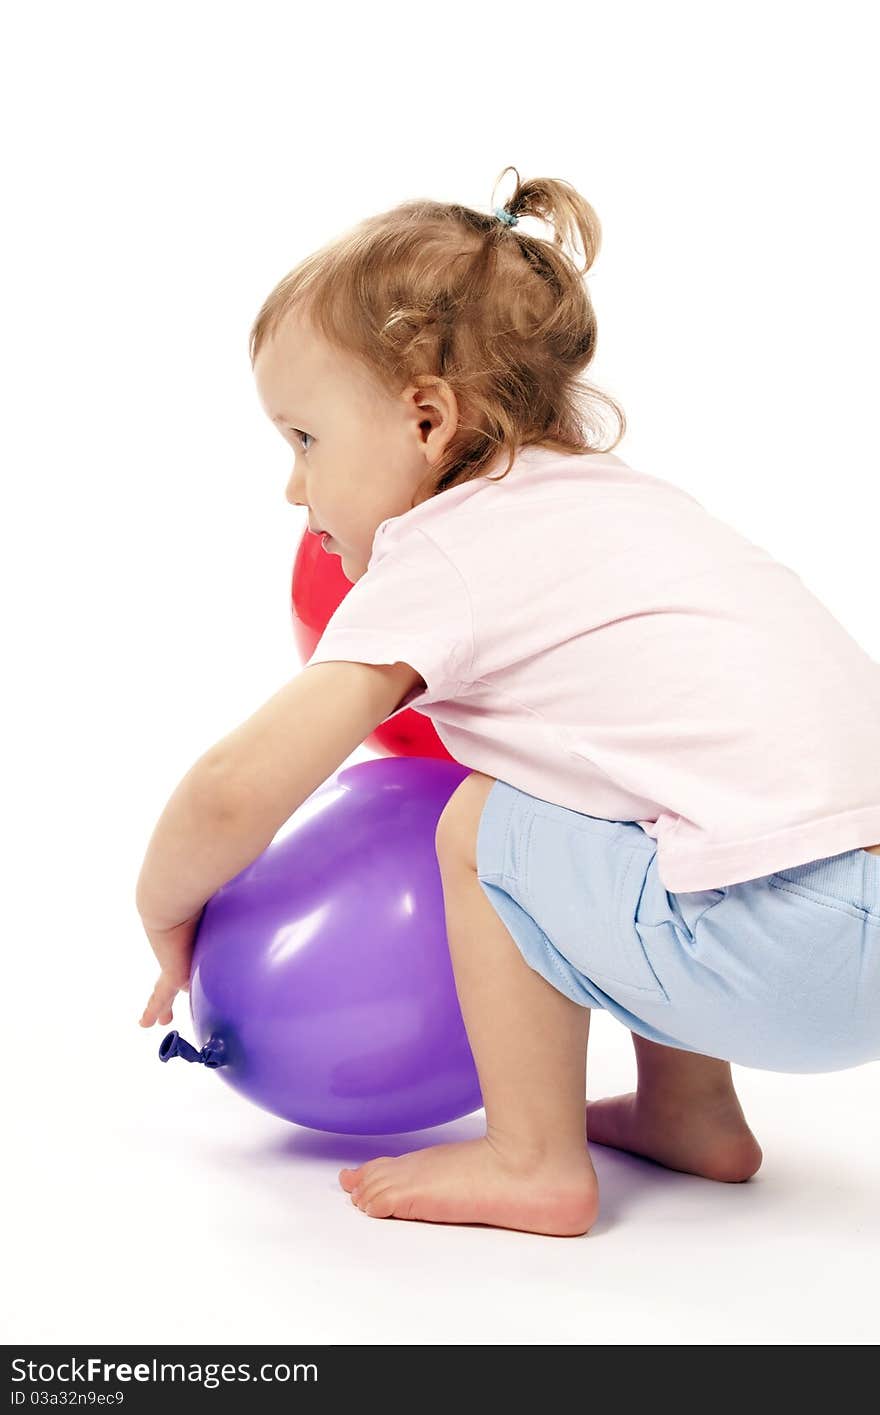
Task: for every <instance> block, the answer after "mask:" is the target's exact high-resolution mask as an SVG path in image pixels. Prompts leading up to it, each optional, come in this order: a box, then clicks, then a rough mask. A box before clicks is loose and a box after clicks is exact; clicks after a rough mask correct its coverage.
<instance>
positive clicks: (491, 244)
mask: <svg viewBox="0 0 880 1415" xmlns="http://www.w3.org/2000/svg"><path fill="white" fill-rule="evenodd" d="M509 170H513V171H514V172H515V171H516V169H515V168H513V169H509V168H505V169H504V171H505V172H506V171H509ZM501 175H502V176H503V175H504V173H502V174H501ZM517 177H518V174H517ZM499 180H500V179H499ZM506 209H507V211H508V212H509V213H511V215H514V216H516V217H517V218H522V217H523V216H534V217H538V218H540V219H541V220H544V221H547V222H549V223H552V224H553V226H554V233H553V243H552V244H551V243H550V242H549V241H545V240H543V239H541V238H539V237H536V236H530V235H527V234H526V233H525V232H524V231H521V230H520V229H519V227H518V226H515V225H508V224H506V223H505V222H503V221H502V220H500V219H499V218H498V217H497V216H495V215H494V214H493V215H491V216H486V215H484V214H483V213H482V212H479V211H476V210H473V209H471V208H470V207H466V206H459V205H457V204H455V203H445V204H444V203H441V202H434V201H428V200H417V201H409V202H404V203H403V204H402V205H400V206H397V207H394V208H393V209H392V210H390V211H386V212H383V213H381V214H380V215H378V216H372V217H368V218H367V219H366V220H365V221H362V222H360V224H359V225H357V226H355V227H354V228H353V229H352V230H351V231H350V232H348V233H346V234H345V235H343V236H342V237H340V238H339V239H338V240H336V241H333V242H332V243H331V244H330V245H328V246H324V247H322V248H321V249H320V250H318V251H316V252H314V253H313V254H312V255H310V256H308V257H307V258H306V259H305V260H304V261H302V262H301V263H300V264H299V265H298V266H297V267H296V268H295V269H294V270H293V271H291V273H290V274H289V275H287V276H286V277H285V278H284V279H283V280H282V281H281V282H280V283H279V284H278V285H277V286H276V288H275V289H274V290H273V291H272V292H271V293H270V295H269V296H268V297H267V299H266V300H265V301H264V304H263V307H262V309H261V310H260V312H259V314H258V316H257V319H256V321H255V322H254V326H253V328H252V330H251V334H250V356H251V364H252V367H253V369H254V375H255V378H256V382H257V388H258V393H259V397H260V401H261V403H262V405H263V407H264V409H265V411H266V413H267V415H268V416H269V417H270V418H271V419H272V420H273V422H274V424H275V425H276V426H277V427H278V428H279V431H280V432H281V435H282V436H283V437H284V438H285V440H286V441H288V442H289V443H290V445H291V446H292V447H293V448H294V451H295V453H296V458H295V462H294V467H293V471H292V473H291V477H290V483H289V486H288V490H287V496H288V500H289V501H291V502H292V503H295V504H299V505H306V506H308V507H309V509H310V512H311V515H310V525H311V526H312V528H313V529H321V530H326V531H329V532H330V534H331V535H332V537H333V540H332V542H331V543H330V547H329V548H330V549H331V550H332V551H334V552H335V553H336V554H341V556H342V565H343V570H344V571H345V574H346V575H347V576H348V578H349V579H351V580H356V579H358V578H359V577H360V576H361V575H362V574H363V573H364V571H365V570H366V566H367V562H368V560H369V557H370V551H371V547H372V541H373V536H374V534H375V530H376V527H377V526H378V525H379V523H380V522H381V521H383V520H386V519H387V518H388V517H391V516H397V515H400V514H402V513H403V512H405V511H407V510H409V509H410V508H411V507H412V506H415V505H417V504H419V503H420V502H422V501H425V500H426V499H427V498H428V497H430V496H435V495H437V494H438V493H440V492H442V491H445V490H447V488H449V487H450V486H454V485H456V484H458V483H460V482H462V481H467V480H469V479H470V478H472V477H475V476H481V475H483V474H484V473H485V472H486V471H487V470H488V469H489V468H491V467H494V466H495V465H496V463H499V460H500V461H503V460H505V459H506V461H507V466H506V467H505V469H504V472H503V473H502V475H505V474H506V472H507V471H508V470H509V469H510V466H511V465H512V462H513V457H514V455H515V453H516V450H517V449H518V448H519V447H523V446H529V445H535V444H540V445H543V446H546V447H553V448H556V449H558V450H560V451H564V452H591V451H608V450H610V448H612V447H616V446H617V444H618V443H619V442H620V440H621V438H622V437H623V434H624V431H625V427H626V420H625V416H624V413H623V411H622V409H621V408H620V406H619V405H618V404H617V402H616V401H615V400H614V399H613V398H611V397H610V396H609V395H607V394H604V393H600V392H599V391H598V390H597V389H595V388H594V387H593V386H592V385H591V384H589V383H587V382H586V381H585V380H584V379H583V378H581V377H580V375H581V374H582V373H583V371H584V370H585V369H586V368H587V367H588V365H589V364H590V362H591V361H592V358H593V355H594V353H595V347H596V319H595V315H594V313H593V307H592V304H591V302H590V297H589V294H588V292H587V289H586V286H585V283H584V280H583V276H584V275H585V274H586V272H587V271H588V270H589V269H590V267H591V265H592V264H593V261H594V260H595V257H596V255H597V253H598V250H599V244H600V239H601V228H600V225H599V220H598V217H597V216H596V213H595V212H594V211H593V208H592V207H591V206H590V204H589V203H588V202H587V201H586V200H585V199H584V198H583V197H582V196H581V195H580V194H579V193H578V192H577V191H575V189H574V188H573V187H572V186H571V185H570V184H569V183H568V182H564V181H561V180H557V179H552V178H547V179H535V180H533V181H529V182H520V181H519V180H518V181H517V186H516V190H515V191H514V193H513V195H512V196H511V198H510V200H509V201H508V202H507V207H506ZM575 232H576V233H577V236H578V237H579V240H580V245H581V247H582V249H583V252H584V256H585V264H584V267H583V269H582V270H578V268H577V267H576V266H575V265H574V263H573V262H572V260H571V258H570V257H569V256H568V255H566V254H565V252H564V250H563V244H564V241H565V240H566V239H567V240H569V242H570V243H571V240H572V236H573V234H574V233H575ZM603 404H604V405H605V406H606V407H607V408H610V409H612V410H613V412H614V413H615V415H616V416H617V418H618V421H619V425H620V426H619V431H618V434H617V437H616V438H615V440H614V441H613V442H611V443H610V444H608V445H606V446H605V447H602V446H601V440H602V437H603V435H604V427H603V423H602V418H601V406H600V405H603ZM597 414H598V416H597ZM597 434H598V436H597ZM502 454H504V456H503V457H502Z"/></svg>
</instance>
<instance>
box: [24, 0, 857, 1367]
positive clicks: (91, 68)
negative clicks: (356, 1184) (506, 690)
mask: <svg viewBox="0 0 880 1415" xmlns="http://www.w3.org/2000/svg"><path fill="white" fill-rule="evenodd" d="M869 24H870V18H869V13H868V7H866V6H864V5H863V4H859V3H837V4H835V5H834V6H827V5H822V6H818V5H815V4H804V3H798V4H794V3H791V4H781V3H775V4H774V3H772V0H771V3H769V4H768V3H766V0H765V3H762V4H760V5H758V4H755V3H748V4H743V3H737V4H736V5H729V6H722V5H705V4H699V3H694V4H682V3H673V4H670V3H666V4H663V5H648V4H645V5H636V4H632V3H629V4H627V3H615V4H614V5H609V4H605V3H603V4H601V5H600V4H592V3H589V0H586V3H583V2H582V3H579V4H578V5H576V6H575V5H571V6H570V7H555V8H554V7H543V8H539V9H538V10H536V9H535V7H534V6H522V7H520V6H518V5H517V4H515V3H509V4H505V5H503V6H502V5H499V6H488V5H487V6H476V5H472V4H467V5H464V4H459V3H449V2H448V0H447V3H444V4H443V5H442V6H440V7H434V8H430V7H429V8H428V9H423V8H421V7H414V6H412V5H407V4H398V3H394V4H379V5H371V6H367V7H362V8H360V9H351V10H349V9H348V8H346V9H344V10H341V11H340V10H338V9H337V8H336V7H335V6H323V5H322V6H317V7H315V11H314V13H310V12H309V10H308V8H307V7H305V6H299V5H296V6H295V5H293V4H268V3H259V0H257V3H253V4H249V5H247V6H243V5H241V6H226V5H222V6H221V5H214V4H194V3H187V0H175V3H173V4H169V3H153V4H151V5H149V6H144V7H142V8H137V7H134V6H130V5H123V6H119V5H110V4H107V5H99V4H95V3H80V4H77V5H75V6H62V5H60V4H42V5H41V4H36V5H30V6H26V7H19V8H18V9H17V11H16V12H15V14H14V16H10V17H8V18H7V21H6V25H5V35H4V45H3V57H2V59H0V66H2V68H0V104H2V110H3V111H2V117H3V125H4V132H5V135H6V142H5V152H4V174H3V187H4V196H5V207H6V216H5V219H4V247H5V250H4V257H3V260H2V276H0V278H2V282H3V289H2V297H3V315H4V317H3V336H4V337H3V345H2V348H3V352H2V358H3V365H4V367H3V388H4V395H5V396H4V400H3V401H4V416H3V420H2V436H3V443H4V446H3V456H2V461H3V502H4V507H3V509H4V515H3V517H2V527H3V529H2V535H3V545H2V551H3V553H2V573H3V579H4V583H3V601H4V609H5V624H4V640H5V643H4V659H5V665H6V685H7V686H6V690H5V694H4V698H5V702H4V720H5V721H4V732H3V736H2V741H3V747H4V756H5V763H4V780H5V784H6V790H5V796H6V802H7V805H6V812H5V815H6V832H5V850H4V856H3V858H4V865H5V871H4V873H5V880H4V888H3V898H4V904H5V928H4V935H5V937H4V943H5V950H4V953H5V968H4V975H5V976H4V991H5V1007H4V1030H5V1036H6V1066H5V1068H4V1071H5V1079H6V1087H7V1094H6V1101H5V1111H6V1116H7V1123H6V1127H5V1130H6V1138H7V1146H8V1147H7V1149H6V1160H5V1166H4V1173H3V1185H4V1190H5V1194H4V1197H3V1211H4V1218H5V1220H6V1225H7V1232H6V1235H5V1238H4V1252H5V1260H4V1268H5V1278H6V1280H5V1282H4V1284H3V1289H4V1291H3V1313H2V1335H3V1339H4V1340H5V1341H7V1342H17V1343H22V1342H28V1343H46V1342H65V1343H66V1342H84V1341H93V1342H104V1343H110V1342H143V1343H154V1342H176V1343H186V1342H206V1343H223V1342H245V1343H258V1342H263V1341H265V1342H269V1341H289V1342H292V1343H297V1342H309V1341H316V1342H333V1343H345V1342H356V1343H367V1344H372V1343H384V1342H391V1343H399V1344H409V1343H415V1342H428V1343H436V1344H448V1343H475V1342H483V1341H485V1342H488V1343H500V1344H507V1343H519V1342H524V1343H533V1344H552V1343H564V1344H667V1343H669V1344H679V1343H686V1344H742V1343H748V1344H765V1343H771V1344H772V1343H775V1344H782V1343H784V1344H801V1343H813V1342H821V1343H827V1344H837V1343H846V1344H857V1343H867V1342H870V1341H873V1340H875V1339H876V1326H875V1323H874V1315H873V1314H874V1313H875V1312H876V1300H875V1299H876V1272H875V1263H876V1255H877V1251H878V1250H877V1238H878V1218H877V1202H876V1195H877V1188H878V1181H880V1120H878V1116H880V1105H878V1100H880V1064H873V1065H871V1066H867V1067H862V1068H859V1069H858V1070H856V1071H850V1072H846V1073H836V1074H833V1075H830V1076H825V1077H810V1076H793V1075H791V1076H790V1075H779V1074H765V1073H760V1072H756V1071H751V1070H743V1069H739V1068H736V1069H735V1078H736V1081H737V1086H738V1090H739V1094H740V1098H741V1100H742V1101H743V1105H744V1108H745V1110H746V1114H747V1116H748V1118H749V1120H750V1123H751V1125H752V1128H753V1129H754V1131H755V1133H756V1135H757V1136H758V1138H759V1140H760V1141H761V1144H762V1146H763V1148H764V1154H765V1159H764V1165H763V1167H762V1169H761V1170H760V1171H759V1172H758V1174H757V1175H756V1176H755V1178H754V1179H753V1180H752V1181H750V1182H749V1183H748V1184H746V1185H724V1184H714V1183H712V1182H710V1181H707V1180H702V1179H699V1178H695V1177H691V1176H686V1175H683V1174H677V1173H674V1172H671V1171H668V1170H664V1169H662V1168H660V1167H659V1166H656V1165H653V1164H651V1163H650V1162H647V1161H643V1160H639V1159H638V1158H635V1157H632V1156H628V1155H624V1154H622V1153H620V1152H617V1151H614V1150H610V1149H608V1148H602V1147H598V1146H596V1147H595V1148H594V1149H593V1159H594V1163H595V1165H596V1169H597V1173H598V1175H599V1180H600V1186H601V1195H602V1212H601V1216H600V1219H599V1221H598V1222H597V1224H596V1225H595V1227H594V1228H593V1230H592V1231H591V1234H590V1235H589V1237H588V1238H586V1239H582V1240H561V1239H553V1238H543V1237H540V1236H537V1235H528V1234H519V1233H513V1232H510V1231H505V1230H497V1229H488V1228H479V1227H471V1228H469V1227H449V1226H444V1225H431V1224H418V1223H406V1222H397V1221H380V1220H376V1219H371V1218H368V1217H367V1216H366V1215H364V1214H363V1213H361V1212H360V1211H359V1210H357V1209H356V1208H354V1207H353V1206H352V1205H351V1203H350V1200H349V1198H348V1196H347V1195H346V1194H344V1193H343V1191H342V1190H341V1188H339V1186H338V1183H337V1180H336V1172H337V1169H338V1168H339V1167H340V1166H341V1165H343V1164H351V1163H352V1162H355V1161H357V1162H360V1161H361V1160H363V1159H366V1158H369V1157H371V1156H372V1155H373V1154H377V1153H395V1152H403V1151H405V1150H408V1149H413V1148H415V1147H416V1146H417V1145H421V1144H429V1143H436V1142H438V1141H439V1140H442V1139H453V1138H462V1137H469V1136H472V1135H477V1134H480V1133H482V1129H481V1122H482V1116H481V1114H480V1113H478V1114H476V1115H473V1116H470V1117H467V1118H466V1119H465V1120H462V1121H460V1122H457V1123H456V1124H454V1125H451V1126H448V1127H444V1128H443V1129H442V1130H435V1131H431V1132H421V1133H420V1134H419V1135H415V1136H413V1135H408V1136H403V1137H393V1138H392V1139H390V1140H388V1141H385V1142H380V1143H378V1144H377V1142H376V1141H374V1140H368V1139H363V1140H361V1139H357V1140H352V1139H346V1138H345V1137H336V1136H332V1135H324V1134H320V1133H318V1132H313V1131H308V1130H305V1129H299V1128H297V1127H294V1126H288V1125H285V1124H284V1123H283V1122H281V1121H277V1120H275V1119H274V1118H273V1117H272V1116H270V1115H268V1114H266V1113H264V1112H260V1111H258V1110H256V1109H255V1108H254V1107H251V1106H248V1105H247V1104H246V1103H245V1102H244V1101H243V1100H241V1099H240V1098H239V1097H238V1096H236V1095H235V1094H234V1093H233V1092H232V1091H231V1090H229V1089H228V1088H227V1087H225V1086H223V1085H222V1084H221V1083H220V1082H219V1080H218V1079H217V1078H216V1077H213V1076H211V1075H210V1074H209V1073H208V1072H207V1071H205V1070H204V1068H202V1067H195V1066H192V1067H188V1066H186V1065H184V1064H183V1063H182V1062H176V1063H174V1064H173V1065H171V1066H167V1067H166V1066H162V1065H161V1064H160V1063H159V1061H158V1059H157V1049H158V1045H159V1042H160V1040H161V1037H162V1035H163V1034H164V1032H165V1031H166V1030H167V1029H166V1028H163V1027H160V1026H157V1027H155V1028H153V1029H152V1030H150V1031H149V1032H147V1031H144V1030H142V1029H139V1028H138V1025H137V1020H138V1017H139V1016H140V1013H141V1011H142V1008H143V1006H144V1003H145V1002H146V999H147V997H148V995H149V992H150V990H151V988H152V985H153V982H154V980H155V976H156V972H157V969H156V964H155V960H154V959H153V956H152V953H151V952H150V950H149V947H148V944H147V942H146V939H145V937H144V935H143V933H142V931H141V930H140V926H139V921H138V918H137V914H136V911H135V908H134V888H135V881H136V878H137V873H138V871H139V868H140V864H141V860H142V858H143V853H144V850H145V848H146V843H147V839H148V837H149V833H150V831H151V830H152V827H153V825H154V823H155V821H156V819H157V818H158V815H159V813H160V812H161V810H162V808H163V806H164V804H165V802H166V800H167V799H168V797H169V795H170V794H171V792H172V790H173V788H174V787H175V785H176V784H177V782H178V781H179V779H180V777H181V776H182V775H183V774H184V773H185V771H186V770H187V769H188V768H189V766H190V765H191V764H192V763H193V761H194V760H195V759H196V758H197V757H198V756H199V755H201V753H202V752H203V751H205V750H206V748H207V747H209V746H210V745H212V744H213V743H214V742H215V741H217V740H218V739H219V738H220V737H222V736H224V735H225V734H226V733H228V732H230V731H231V730H232V729H233V728H234V727H235V726H237V725H238V723H239V722H241V721H243V720H244V719H245V718H246V717H249V716H250V715H251V713H252V712H254V711H255V710H256V709H257V707H259V705H260V704H261V703H262V702H263V701H264V700H265V699H266V698H268V697H269V696H271V694H272V693H274V692H275V691H276V690H277V688H278V687H280V686H281V684H282V683H283V682H285V681H286V680H287V679H289V678H290V677H291V676H292V675H293V674H295V673H296V672H297V670H298V667H299V663H300V660H299V657H298V655H297V653H296V650H295V647H294V642H293V636H292V630H291V622H290V607H289V587H290V574H291V567H292V562H293V556H294V554H295V550H296V547H297V544H298V541H299V538H300V536H301V534H302V531H303V530H304V527H305V524H306V513H305V511H303V510H300V509H293V508H291V507H290V506H288V505H287V504H286V502H285V500H284V488H285V485H286V481H287V476H288V465H289V459H290V453H289V450H288V449H287V448H286V447H285V444H284V443H283V441H282V440H281V438H280V437H279V435H278V433H277V432H276V431H275V430H274V429H273V428H272V427H271V426H270V424H269V422H268V420H267V419H266V418H265V416H264V414H263V413H262V410H261V409H260V408H259V406H258V403H257V398H256V391H255V387H254V383H253V377H252V374H251V371H250V364H249V360H248V354H247V336H248V332H249V329H250V326H251V323H252V321H253V318H254V316H255V314H256V312H257V310H258V308H259V306H260V304H261V302H262V300H263V299H264V297H265V295H266V294H267V293H268V291H269V289H270V288H271V287H272V286H273V285H274V284H275V282H276V281H277V280H278V279H279V278H280V277H281V276H283V275H284V274H285V273H286V271H288V270H289V269H290V268H291V267H292V266H293V265H295V264H296V263H297V262H298V261H299V260H300V259H301V258H302V257H303V256H304V255H306V254H307V253H308V252H309V251H311V250H312V249H314V247H315V246H316V245H318V244H320V243H323V242H324V241H326V240H329V239H330V238H331V237H332V236H334V235H335V234H337V233H338V232H340V231H341V230H343V229H345V228H347V227H348V226H350V225H351V224H353V223H354V222H355V221H357V220H359V219H360V218H361V217H363V216H365V215H368V214H369V213H371V212H374V211H379V210H382V209H385V208H387V207H389V206H391V205H393V204H394V203H396V202H398V201H402V200H405V199H408V198H411V197H414V196H426V197H433V198H437V199H440V200H455V201H460V202H464V203H467V204H469V205H473V206H477V207H479V208H481V209H483V210H487V211H488V210H489V209H490V204H491V198H492V188H493V183H494V182H495V179H496V177H497V175H498V174H499V172H500V171H501V169H502V168H503V167H504V166H505V165H506V164H508V163H512V164H514V165H515V166H516V167H517V168H518V170H519V172H520V175H521V176H522V177H523V178H526V177H531V176H541V175H543V176H559V177H564V178H565V179H566V180H568V181H570V182H572V183H573V184H574V185H575V186H576V187H577V188H578V189H579V190H580V191H581V192H582V193H583V194H584V195H585V196H586V197H587V199H588V200H589V201H590V202H591V203H592V204H593V206H594V207H595V209H596V211H597V212H598V214H599V217H600V220H601V222H602V227H603V247H602V250H601V253H600V255H599V258H598V261H597V263H596V265H595V266H594V268H593V271H592V272H591V275H590V277H589V288H590V291H591V295H592V298H593V301H594V304H595V307H596V310H597V314H598V319H599V354H598V358H597V360H596V361H595V363H594V364H593V366H592V369H591V376H592V377H593V378H594V380H595V381H596V382H598V383H599V385H600V386H602V387H605V388H606V389H608V390H609V391H611V392H613V393H614V394H615V396H617V397H618V398H619V399H620V400H621V402H622V403H623V406H624V407H625V409H626V412H627V415H628V419H629V431H628V434H627V437H626V439H625V440H624V442H623V443H622V444H621V445H620V447H619V448H618V449H617V451H618V453H619V455H621V456H622V457H623V458H624V459H625V460H627V461H628V462H630V463H631V464H633V465H638V466H640V467H642V468H643V469H644V470H645V471H648V472H650V473H651V474H653V475H657V476H663V477H667V478H669V479H672V480H675V481H677V482H679V483H680V484H682V485H683V486H685V487H686V488H687V489H689V490H690V491H691V492H692V493H693V494H694V495H696V496H698V497H699V499H700V500H702V501H703V503H704V504H705V505H706V506H707V508H708V509H709V510H711V511H712V512H713V514H715V515H719V516H722V517H723V518H725V519H726V520H728V521H729V522H731V523H732V524H734V525H735V526H737V527H738V528H739V529H740V530H741V531H742V532H743V533H744V534H746V535H747V536H748V537H749V538H750V539H751V540H753V541H755V542H757V543H758V544H760V545H763V546H764V547H766V548H767V549H768V550H769V551H770V552H771V553H772V554H774V555H776V556H777V558H779V559H781V560H783V561H785V562H786V563H787V564H789V565H791V566H792V567H793V568H794V569H795V570H796V571H797V572H798V573H799V574H800V575H801V577H802V578H803V579H804V581H805V582H806V583H807V584H808V585H809V586H810V587H811V588H812V589H813V591H814V592H815V593H816V594H817V595H819V597H820V598H821V599H822V600H823V601H824V602H825V604H826V605H827V606H828V607H829V609H830V610H831V611H832V612H833V613H834V614H835V615H836V616H837V617H838V618H839V619H840V621H841V622H842V623H843V624H844V625H845V626H846V628H847V629H848V630H849V632H850V633H851V634H852V635H853V636H854V637H855V638H856V639H857V640H858V641H859V642H860V643H861V644H862V645H863V646H864V647H865V649H866V650H867V651H868V652H869V653H870V654H871V655H872V656H874V657H876V658H878V659H880V606H878V595H877V547H878V512H880V492H878V475H877V474H878V456H877V438H876V428H875V420H876V411H877V396H876V383H877V372H878V369H877V358H876V348H877V328H878V316H880V310H878V299H877V294H878V288H877V269H878V266H877V249H878V245H880V240H878V222H877V199H876V180H875V176H874V174H875V159H876V131H877V127H876V125H877V116H878V115H877V111H876V98H875V97H872V95H876V72H875V64H876V56H875V52H874V50H873V47H872V44H871V43H870V32H869ZM512 181H513V179H512V176H511V175H508V177H507V179H506V182H507V183H509V184H512ZM511 190H512V185H510V186H505V187H503V188H502V189H501V190H500V191H499V193H498V194H497V200H499V201H503V200H505V199H506V197H507V196H508V195H509V192H510V191H511ZM523 229H530V230H531V231H532V233H533V234H540V233H541V228H540V227H538V226H534V225H532V224H531V223H529V222H526V223H524V228H523ZM816 668H817V673H820V672H821V664H817V665H816ZM370 755H371V753H369V752H368V751H366V750H365V749H363V750H361V751H360V752H358V753H357V754H355V756H354V757H353V758H351V760H352V761H357V760H361V759H363V758H367V757H369V756H370ZM175 1025H176V1026H179V1027H180V1029H181V1031H182V1032H183V1034H184V1035H189V1034H191V1031H192V1029H191V1026H190V1025H189V1016H188V1007H187V1004H186V1002H185V1000H184V999H182V998H181V999H178V1003H177V1005H176V1016H175ZM634 1076H635V1072H634V1063H633V1057H632V1051H631V1047H630V1043H629V1038H628V1037H627V1035H626V1033H625V1032H624V1031H623V1030H622V1029H621V1028H620V1027H619V1026H617V1025H616V1024H615V1023H614V1022H613V1021H612V1020H611V1019H610V1018H609V1017H608V1016H607V1015H604V1014H595V1013H594V1025H593V1029H592V1036H591V1043H590V1063H589V1090H590V1093H591V1094H592V1095H594V1096H598V1095H604V1094H612V1093H614V1092H616V1091H620V1090H629V1089H631V1088H632V1085H633V1082H634Z"/></svg>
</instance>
